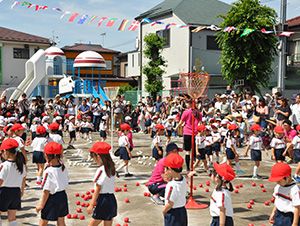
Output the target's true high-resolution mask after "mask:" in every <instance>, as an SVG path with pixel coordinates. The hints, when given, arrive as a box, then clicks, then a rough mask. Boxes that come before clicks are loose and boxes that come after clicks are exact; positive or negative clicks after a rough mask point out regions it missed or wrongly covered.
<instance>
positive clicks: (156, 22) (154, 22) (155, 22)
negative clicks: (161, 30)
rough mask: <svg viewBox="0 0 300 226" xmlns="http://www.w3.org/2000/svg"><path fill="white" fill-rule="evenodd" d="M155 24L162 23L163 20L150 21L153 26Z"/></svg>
mask: <svg viewBox="0 0 300 226" xmlns="http://www.w3.org/2000/svg"><path fill="white" fill-rule="evenodd" d="M156 24H164V22H161V21H153V22H152V23H151V26H154V25H156Z"/></svg>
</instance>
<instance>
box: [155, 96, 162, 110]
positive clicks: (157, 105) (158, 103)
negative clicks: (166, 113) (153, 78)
mask: <svg viewBox="0 0 300 226" xmlns="http://www.w3.org/2000/svg"><path fill="white" fill-rule="evenodd" d="M154 106H155V112H158V113H161V108H162V107H164V103H163V102H162V101H161V96H159V95H158V96H157V97H156V102H155V103H154Z"/></svg>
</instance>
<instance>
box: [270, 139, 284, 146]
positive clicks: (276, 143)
mask: <svg viewBox="0 0 300 226" xmlns="http://www.w3.org/2000/svg"><path fill="white" fill-rule="evenodd" d="M270 146H271V148H275V149H282V148H284V149H285V148H286V146H285V141H284V140H283V139H282V138H281V139H278V138H276V137H274V138H273V139H272V141H271V144H270Z"/></svg>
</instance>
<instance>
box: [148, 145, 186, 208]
mask: <svg viewBox="0 0 300 226" xmlns="http://www.w3.org/2000/svg"><path fill="white" fill-rule="evenodd" d="M181 151H182V149H181V148H178V146H177V145H176V144H175V143H173V142H172V143H169V144H168V145H167V147H166V153H167V155H169V154H172V153H178V152H181ZM164 160H165V158H162V159H160V160H159V161H158V163H157V164H156V166H155V168H154V170H153V172H152V174H151V177H150V180H149V181H148V190H149V191H150V193H151V194H152V196H151V199H152V201H153V202H155V203H156V204H158V205H163V204H164V203H163V201H162V200H161V199H160V197H164V196H165V190H166V186H167V183H168V182H169V181H170V180H171V178H170V177H168V176H167V175H166V174H165V167H164V166H163V162H164Z"/></svg>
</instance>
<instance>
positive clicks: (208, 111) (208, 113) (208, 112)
mask: <svg viewBox="0 0 300 226" xmlns="http://www.w3.org/2000/svg"><path fill="white" fill-rule="evenodd" d="M203 112H204V114H205V117H207V118H209V119H211V118H213V117H214V112H215V108H214V102H213V101H209V102H208V103H206V104H204V105H203Z"/></svg>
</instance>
